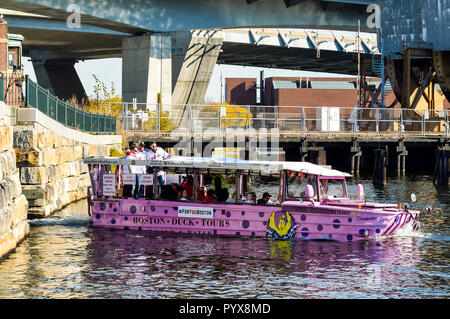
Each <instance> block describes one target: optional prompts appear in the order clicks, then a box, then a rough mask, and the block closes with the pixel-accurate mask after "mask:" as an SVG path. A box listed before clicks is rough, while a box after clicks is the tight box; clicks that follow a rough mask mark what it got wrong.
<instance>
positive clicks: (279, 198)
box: [273, 195, 283, 205]
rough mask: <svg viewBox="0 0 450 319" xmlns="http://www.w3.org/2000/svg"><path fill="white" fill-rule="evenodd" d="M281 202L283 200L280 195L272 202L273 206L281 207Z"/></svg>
mask: <svg viewBox="0 0 450 319" xmlns="http://www.w3.org/2000/svg"><path fill="white" fill-rule="evenodd" d="M282 201H283V199H282V197H281V195H278V197H277V201H276V202H274V203H273V204H274V205H281V202H282Z"/></svg>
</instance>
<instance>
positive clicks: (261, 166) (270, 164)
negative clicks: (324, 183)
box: [84, 156, 351, 177]
mask: <svg viewBox="0 0 450 319" xmlns="http://www.w3.org/2000/svg"><path fill="white" fill-rule="evenodd" d="M84 162H85V163H86V164H102V165H144V166H154V167H164V168H198V169H210V170H214V169H220V170H225V169H226V170H243V171H248V170H250V171H261V172H264V173H269V174H270V173H272V174H273V173H277V172H280V171H282V170H290V171H296V172H303V173H305V174H312V175H321V176H335V177H351V175H350V174H348V173H344V172H341V171H338V170H334V169H330V168H328V167H324V166H320V165H316V164H312V163H308V162H280V161H246V160H240V159H236V158H212V157H184V156H172V157H168V158H166V159H164V160H131V159H124V158H119V157H89V158H85V159H84Z"/></svg>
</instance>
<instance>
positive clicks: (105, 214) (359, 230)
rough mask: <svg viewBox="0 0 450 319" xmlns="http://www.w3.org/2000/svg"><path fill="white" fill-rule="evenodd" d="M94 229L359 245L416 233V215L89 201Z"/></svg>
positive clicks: (321, 207)
mask: <svg viewBox="0 0 450 319" xmlns="http://www.w3.org/2000/svg"><path fill="white" fill-rule="evenodd" d="M90 208H91V212H92V220H93V226H94V227H104V228H114V229H125V230H128V229H135V230H143V231H157V232H173V233H185V234H193V235H218V236H238V237H239V236H247V237H269V238H277V239H305V240H320V239H322V240H323V239H325V240H334V241H342V242H346V241H358V240H367V239H370V238H376V237H380V236H391V235H394V234H395V233H397V232H398V231H399V230H401V229H404V228H405V227H409V228H410V229H412V230H415V229H417V228H418V227H419V223H418V215H419V213H418V212H406V211H395V210H391V211H385V210H380V209H379V210H363V209H358V208H356V207H353V208H352V207H345V208H339V207H332V206H326V205H317V204H314V203H298V204H296V205H295V206H292V205H290V206H281V207H280V206H256V205H245V204H204V203H189V202H178V201H161V200H145V199H137V200H136V199H129V198H127V199H114V198H112V199H108V200H103V199H102V200H92V201H90Z"/></svg>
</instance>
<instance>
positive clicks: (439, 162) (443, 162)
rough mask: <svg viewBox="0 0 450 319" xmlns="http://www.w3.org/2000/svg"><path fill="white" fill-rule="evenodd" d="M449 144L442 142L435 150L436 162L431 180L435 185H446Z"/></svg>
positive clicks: (449, 153)
mask: <svg viewBox="0 0 450 319" xmlns="http://www.w3.org/2000/svg"><path fill="white" fill-rule="evenodd" d="M449 159H450V145H449V144H445V143H444V144H443V145H441V146H439V147H438V149H437V150H436V164H435V167H434V175H433V177H434V178H433V181H434V183H435V184H436V185H437V186H448V180H449V175H450V174H449Z"/></svg>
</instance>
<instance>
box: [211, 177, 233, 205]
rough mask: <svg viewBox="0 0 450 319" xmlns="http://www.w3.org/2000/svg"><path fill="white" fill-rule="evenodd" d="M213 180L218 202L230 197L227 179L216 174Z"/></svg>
mask: <svg viewBox="0 0 450 319" xmlns="http://www.w3.org/2000/svg"><path fill="white" fill-rule="evenodd" d="M212 182H213V183H212V184H213V188H214V193H215V194H216V199H217V202H219V203H223V202H225V201H226V200H227V199H228V196H229V195H230V194H229V193H228V183H227V180H226V179H225V178H224V177H223V176H222V175H216V176H214V178H213V181H212Z"/></svg>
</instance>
